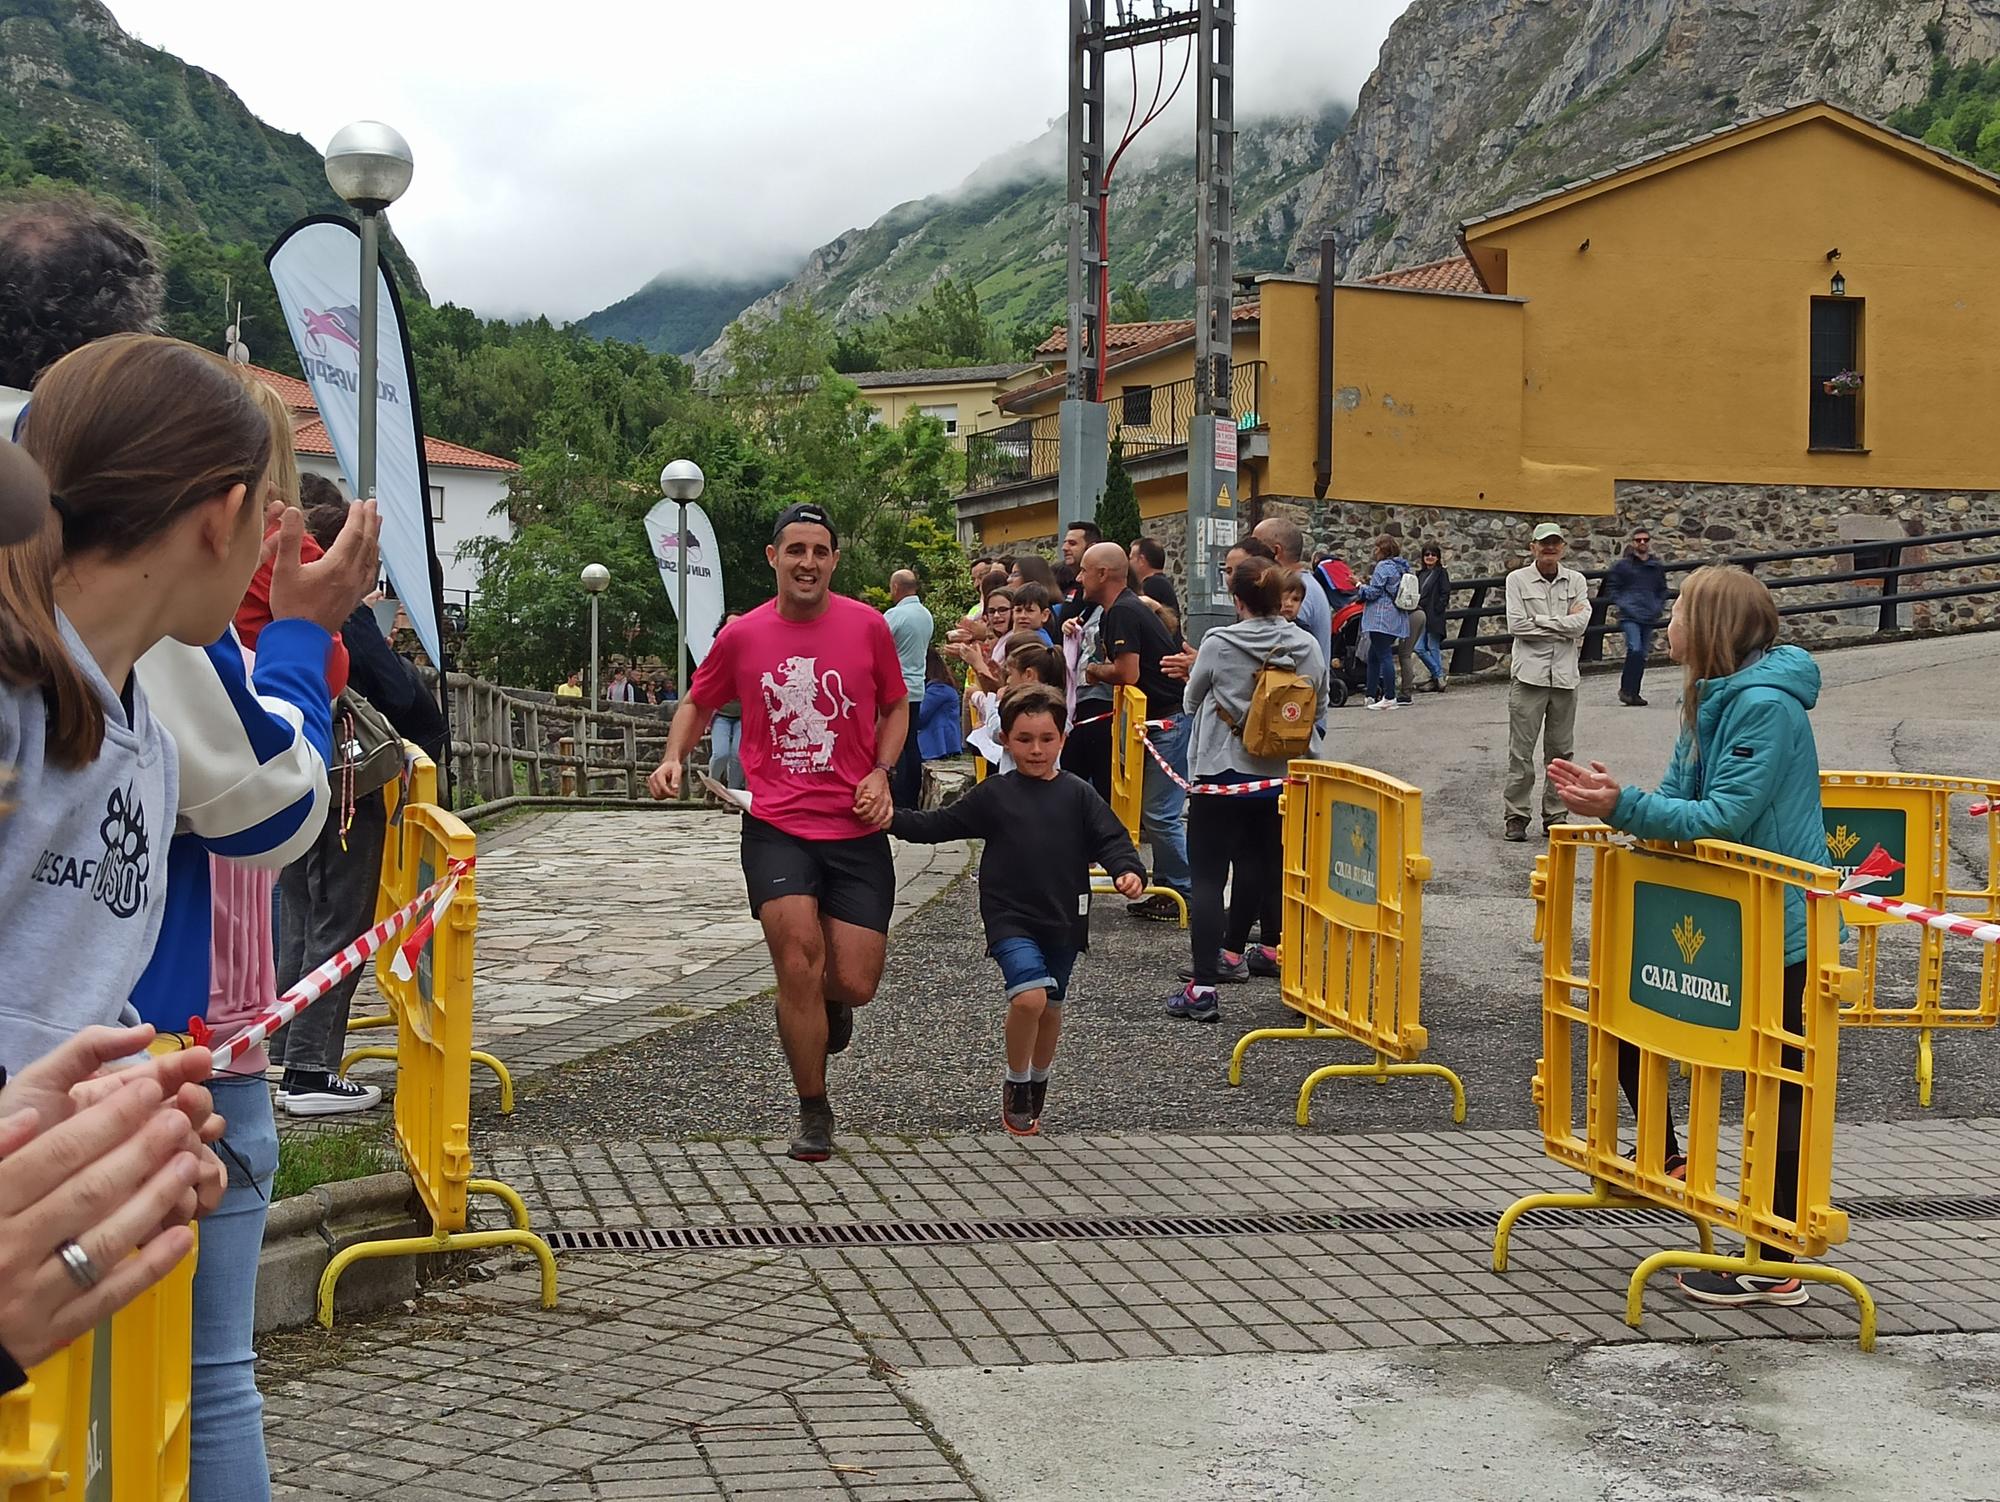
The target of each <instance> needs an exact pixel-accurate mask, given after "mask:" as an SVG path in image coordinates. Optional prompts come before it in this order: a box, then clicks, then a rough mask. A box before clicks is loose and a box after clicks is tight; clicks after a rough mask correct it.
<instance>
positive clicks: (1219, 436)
mask: <svg viewBox="0 0 2000 1502" xmlns="http://www.w3.org/2000/svg"><path fill="white" fill-rule="evenodd" d="M1215 467H1216V468H1217V469H1219V470H1223V471H1226V472H1227V473H1229V474H1232V475H1233V474H1235V473H1236V420H1235V419H1234V418H1231V417H1218V418H1216V420H1215Z"/></svg>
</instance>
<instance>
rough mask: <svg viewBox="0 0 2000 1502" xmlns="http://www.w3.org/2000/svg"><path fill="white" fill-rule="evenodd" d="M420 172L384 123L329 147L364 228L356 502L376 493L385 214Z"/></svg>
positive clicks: (364, 125) (361, 127) (349, 132)
mask: <svg viewBox="0 0 2000 1502" xmlns="http://www.w3.org/2000/svg"><path fill="white" fill-rule="evenodd" d="M415 170H416V166H415V162H414V161H413V159H412V158H411V156H410V143H409V142H408V141H405V140H404V139H403V138H402V136H401V135H400V134H398V133H397V132H396V131H395V130H394V129H392V128H391V127H389V126H387V125H384V124H383V123H382V122H381V121H380V120H356V121H355V122H354V123H353V124H352V125H344V126H342V127H341V128H340V131H339V132H338V133H337V134H336V135H335V136H334V138H333V140H332V142H331V143H330V144H329V145H328V146H327V148H326V180H327V182H328V183H330V184H331V185H332V187H333V191H334V192H336V193H338V194H339V195H340V197H341V199H342V200H343V201H344V202H345V203H346V204H347V205H348V207H350V208H352V209H353V210H354V213H355V217H356V218H357V219H358V220H359V221H360V228H361V390H360V392H359V397H360V435H359V437H360V442H359V445H358V446H359V449H360V452H359V453H358V454H357V455H356V462H355V475H354V494H355V499H356V500H362V501H365V500H370V499H372V498H373V497H374V495H375V403H376V394H377V391H378V389H379V382H378V380H377V377H376V367H377V363H378V361H379V358H380V356H379V354H378V351H377V347H376V330H375V322H376V316H377V315H376V293H375V284H376V280H377V267H378V266H379V264H380V256H381V234H382V211H383V210H384V209H386V208H388V207H389V205H390V204H392V203H394V202H395V201H396V200H397V199H398V198H401V197H402V196H403V193H404V191H405V190H406V189H407V188H408V187H409V186H410V175H411V173H412V172H414V171H415Z"/></svg>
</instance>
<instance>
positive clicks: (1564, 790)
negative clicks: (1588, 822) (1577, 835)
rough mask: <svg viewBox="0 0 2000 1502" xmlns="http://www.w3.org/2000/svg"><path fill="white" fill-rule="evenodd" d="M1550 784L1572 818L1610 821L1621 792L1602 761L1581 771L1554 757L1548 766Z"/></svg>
mask: <svg viewBox="0 0 2000 1502" xmlns="http://www.w3.org/2000/svg"><path fill="white" fill-rule="evenodd" d="M1549 783H1550V785H1551V786H1553V787H1554V788H1555V790H1556V794H1557V796H1559V797H1560V798H1561V799H1562V801H1563V806H1564V807H1566V808H1567V809H1568V810H1569V811H1570V812H1571V813H1573V814H1582V815H1584V816H1585V817H1586V818H1591V819H1608V818H1610V817H1611V814H1612V811H1613V810H1614V809H1616V808H1617V807H1618V799H1619V797H1620V796H1621V795H1622V793H1623V792H1624V789H1623V788H1622V787H1621V786H1620V785H1619V782H1618V779H1617V778H1616V777H1613V776H1612V775H1611V772H1610V770H1609V769H1608V768H1607V767H1606V766H1605V765H1604V763H1603V762H1601V761H1594V762H1592V763H1591V764H1590V765H1589V766H1588V767H1580V766H1578V765H1577V764H1576V763H1575V762H1573V761H1567V760H1565V759H1564V758H1562V757H1557V758H1556V759H1555V760H1554V761H1552V762H1550V763H1549Z"/></svg>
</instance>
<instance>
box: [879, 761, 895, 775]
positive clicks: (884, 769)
mask: <svg viewBox="0 0 2000 1502" xmlns="http://www.w3.org/2000/svg"><path fill="white" fill-rule="evenodd" d="M875 770H876V771H878V772H880V773H881V774H882V775H883V776H884V777H894V776H895V775H896V769H895V768H894V767H892V766H890V765H889V763H887V762H886V761H878V762H876V763H875Z"/></svg>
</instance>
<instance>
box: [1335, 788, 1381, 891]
mask: <svg viewBox="0 0 2000 1502" xmlns="http://www.w3.org/2000/svg"><path fill="white" fill-rule="evenodd" d="M1377 831H1378V821H1377V819H1376V815H1375V810H1374V809H1373V808H1370V807H1368V806H1366V805H1365V804H1359V803H1336V804H1335V805H1334V806H1333V841H1332V843H1333V849H1332V852H1331V854H1330V855H1329V857H1328V862H1327V864H1328V867H1329V869H1328V871H1327V883H1326V884H1327V885H1328V886H1329V887H1331V888H1333V890H1334V891H1335V892H1337V893H1338V894H1339V895H1340V896H1342V897H1345V898H1346V899H1347V900H1348V901H1349V902H1358V903H1360V904H1362V905H1363V906H1364V907H1373V906H1374V905H1375V900H1376V889H1375V875H1376V871H1377V869H1378V866H1379V862H1378V859H1377V854H1376V848H1377V847H1376V836H1377Z"/></svg>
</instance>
